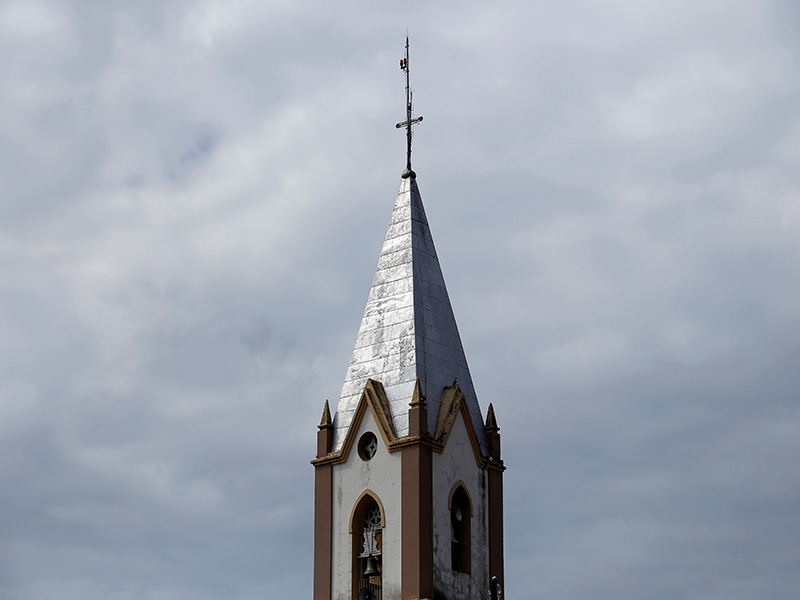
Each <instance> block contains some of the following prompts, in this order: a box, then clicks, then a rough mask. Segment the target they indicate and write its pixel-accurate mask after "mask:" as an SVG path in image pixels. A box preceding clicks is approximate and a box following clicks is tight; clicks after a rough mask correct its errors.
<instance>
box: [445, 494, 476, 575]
mask: <svg viewBox="0 0 800 600" xmlns="http://www.w3.org/2000/svg"><path fill="white" fill-rule="evenodd" d="M471 522H472V502H470V499H469V494H468V493H467V490H466V489H465V488H464V486H463V485H461V484H460V483H459V484H457V485H456V487H455V488H454V489H453V492H452V494H451V495H450V531H451V533H452V539H451V544H450V557H451V568H452V569H453V571H458V572H459V573H471V572H472V568H471V567H472V526H471V525H472V523H471Z"/></svg>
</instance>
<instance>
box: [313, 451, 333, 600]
mask: <svg viewBox="0 0 800 600" xmlns="http://www.w3.org/2000/svg"><path fill="white" fill-rule="evenodd" d="M332 555H333V467H332V466H331V465H318V466H317V467H316V468H315V469H314V600H331V585H332V572H331V571H332V563H333V560H332V559H333V556H332Z"/></svg>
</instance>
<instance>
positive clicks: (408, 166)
mask: <svg viewBox="0 0 800 600" xmlns="http://www.w3.org/2000/svg"><path fill="white" fill-rule="evenodd" d="M400 70H401V71H404V72H405V74H406V120H405V121H403V122H401V123H398V124H397V125H395V128H397V129H400V128H401V127H405V128H406V143H407V150H406V170H405V171H403V179H406V178H408V177H411V178H412V179H414V178H416V176H417V174H416V173H414V171H412V170H411V126H412V125H416V124H417V123H421V122H422V117H421V116H419V117H417V118H416V119H413V118H412V117H411V115H412V109H411V101H412V98H413V96H414V92H412V91H411V80H410V77H411V70H410V68H409V65H408V36H406V55H405V57H404V58H401V59H400Z"/></svg>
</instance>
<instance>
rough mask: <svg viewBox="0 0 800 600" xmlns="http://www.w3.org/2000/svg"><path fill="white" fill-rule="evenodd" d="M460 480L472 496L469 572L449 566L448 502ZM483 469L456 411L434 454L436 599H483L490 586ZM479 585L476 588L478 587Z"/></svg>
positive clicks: (462, 420) (486, 495) (434, 566)
mask: <svg viewBox="0 0 800 600" xmlns="http://www.w3.org/2000/svg"><path fill="white" fill-rule="evenodd" d="M458 481H461V482H462V483H463V484H464V487H466V489H467V492H469V496H470V499H471V500H472V508H473V514H472V524H471V525H472V532H471V534H472V561H471V562H472V573H471V576H470V575H468V574H466V573H457V572H455V571H453V570H452V569H451V566H452V563H451V556H450V553H451V546H450V544H451V531H450V511H449V509H448V507H447V502H448V499H449V497H450V491H451V490H452V489H453V486H454V485H455V484H456V482H458ZM486 483H487V479H486V471H485V470H484V469H482V468H480V467H479V466H478V465H477V463H476V461H475V455H474V453H473V450H472V444H471V442H470V439H469V434H468V432H467V428H466V426H465V424H464V416H463V414H462V413H461V412H459V414H458V416H457V417H456V421H455V423H454V424H453V429H452V431H451V433H450V437H449V438H448V440H447V445H446V446H445V448H444V452H443V453H442V454H437V453H434V456H433V494H434V496H433V498H434V500H433V568H434V590H435V599H436V600H440V599H442V600H443V599H446V600H483V598H484V597H485V595H486V590H488V588H489V580H488V569H489V556H488V546H489V545H488V511H487V507H488V493H487V485H486ZM478 588H479V589H478Z"/></svg>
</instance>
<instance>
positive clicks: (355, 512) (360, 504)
mask: <svg viewBox="0 0 800 600" xmlns="http://www.w3.org/2000/svg"><path fill="white" fill-rule="evenodd" d="M371 500H374V501H375V504H377V505H378V510H380V511H381V527H386V512H385V511H384V510H383V502H381V499H380V498H379V497H378V494H376V493H375V492H373V491H372V490H370V489H366V490H364V491H363V492H361V495H360V496H359V497H358V499H357V500H356V501H355V502H354V503H353V508H352V510H351V511H350V524H349V526H348V531H349V532H350V533H353V532H354V531H358V530H360V529H361V519H362V518H364V511H365V510H366V509H367V507H368V506H369V505H370V501H371Z"/></svg>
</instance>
